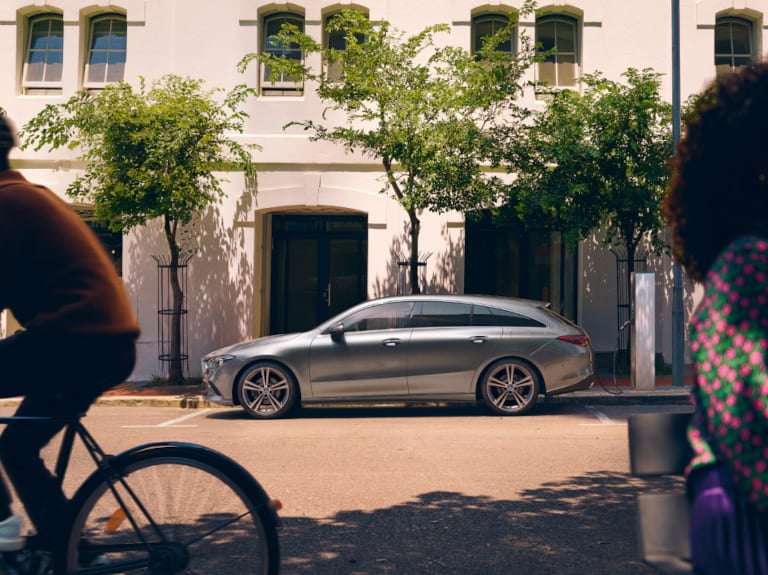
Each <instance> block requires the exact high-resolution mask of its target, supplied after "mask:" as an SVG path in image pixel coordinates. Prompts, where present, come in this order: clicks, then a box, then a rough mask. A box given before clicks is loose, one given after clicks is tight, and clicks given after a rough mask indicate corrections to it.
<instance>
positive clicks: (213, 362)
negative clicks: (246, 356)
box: [203, 355, 235, 377]
mask: <svg viewBox="0 0 768 575" xmlns="http://www.w3.org/2000/svg"><path fill="white" fill-rule="evenodd" d="M232 359H235V356H234V355H215V356H213V357H206V358H204V359H203V375H204V376H205V377H210V376H212V375H213V374H214V373H216V370H218V369H219V368H220V367H221V366H222V365H224V364H225V363H227V362H228V361H230V360H232Z"/></svg>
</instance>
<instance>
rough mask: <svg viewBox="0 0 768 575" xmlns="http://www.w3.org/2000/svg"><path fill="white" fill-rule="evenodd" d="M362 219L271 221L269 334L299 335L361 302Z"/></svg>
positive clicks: (300, 217)
mask: <svg viewBox="0 0 768 575" xmlns="http://www.w3.org/2000/svg"><path fill="white" fill-rule="evenodd" d="M367 252H368V225H367V219H366V217H365V216H348V215H305V214H274V215H273V216H272V282H271V285H272V292H271V309H270V329H269V332H270V333H271V334H276V333H290V332H295V331H304V330H307V329H310V328H311V327H314V326H315V325H317V324H318V323H320V322H322V321H325V320H326V319H328V318H329V317H332V316H333V315H335V314H337V313H339V312H341V311H344V310H345V309H347V308H348V307H350V306H352V305H354V304H356V303H359V302H361V301H363V300H365V299H366V286H367V275H366V271H367V268H368V262H367Z"/></svg>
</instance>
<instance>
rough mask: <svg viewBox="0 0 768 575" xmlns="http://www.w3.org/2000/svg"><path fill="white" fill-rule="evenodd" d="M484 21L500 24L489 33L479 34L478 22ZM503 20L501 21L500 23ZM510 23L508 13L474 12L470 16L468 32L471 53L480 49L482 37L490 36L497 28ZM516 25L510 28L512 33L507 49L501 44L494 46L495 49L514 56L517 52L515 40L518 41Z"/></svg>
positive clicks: (482, 22) (475, 52)
mask: <svg viewBox="0 0 768 575" xmlns="http://www.w3.org/2000/svg"><path fill="white" fill-rule="evenodd" d="M486 22H491V23H492V24H494V25H495V24H497V23H498V24H500V26H499V28H495V26H494V27H493V29H492V31H491V33H490V34H481V33H480V32H479V31H478V29H477V28H478V24H484V23H486ZM502 22H503V23H502ZM509 24H510V17H509V15H508V14H504V13H501V12H483V13H481V14H476V15H474V16H473V17H472V31H471V34H470V42H471V46H470V48H471V52H472V54H475V55H476V54H478V53H479V51H480V49H481V48H482V45H483V44H482V42H483V38H488V37H490V36H493V35H494V34H496V33H497V32H498V31H499V30H501V29H502V28H504V27H505V26H509ZM518 28H519V27H518V26H514V27H513V29H512V34H511V36H510V38H509V49H507V50H505V49H503V48H502V47H503V44H501V45H499V46H497V47H496V50H497V51H498V52H503V53H505V54H509V55H511V56H514V55H515V54H516V53H517V42H518Z"/></svg>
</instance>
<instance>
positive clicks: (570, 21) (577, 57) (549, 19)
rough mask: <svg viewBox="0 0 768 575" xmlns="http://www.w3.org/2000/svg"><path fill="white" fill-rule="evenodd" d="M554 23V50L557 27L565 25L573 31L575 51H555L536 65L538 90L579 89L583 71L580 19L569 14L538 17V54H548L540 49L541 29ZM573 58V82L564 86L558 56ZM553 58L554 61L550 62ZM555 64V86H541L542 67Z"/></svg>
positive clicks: (536, 27) (536, 40)
mask: <svg viewBox="0 0 768 575" xmlns="http://www.w3.org/2000/svg"><path fill="white" fill-rule="evenodd" d="M550 23H553V24H554V25H555V30H554V34H553V38H554V40H555V44H554V45H553V47H554V48H557V43H556V42H557V37H558V32H557V25H558V24H565V25H568V26H569V27H570V28H571V30H573V51H572V52H570V51H569V52H566V51H560V50H557V49H556V50H555V51H554V52H553V53H552V54H551V55H550V56H549V57H547V59H545V60H544V61H542V62H538V63H537V64H536V82H537V90H538V91H552V90H567V89H573V88H576V87H578V85H579V80H578V78H579V75H580V74H579V70H580V69H581V50H580V37H579V20H578V18H575V17H574V16H571V15H569V14H544V15H541V16H538V17H537V18H536V26H535V29H536V39H535V44H536V53H537V54H541V53H543V52H546V51H547V50H546V49H543V48H541V49H540V48H539V44H540V42H539V27H540V26H543V25H545V24H550ZM560 55H563V56H566V55H568V56H573V82H572V83H568V84H564V83H562V82H561V81H560V68H559V64H560V62H558V56H560ZM550 58H552V60H550ZM552 63H554V70H555V82H554V84H540V82H541V81H542V80H541V78H542V75H543V74H542V68H541V67H542V66H543V65H545V64H552Z"/></svg>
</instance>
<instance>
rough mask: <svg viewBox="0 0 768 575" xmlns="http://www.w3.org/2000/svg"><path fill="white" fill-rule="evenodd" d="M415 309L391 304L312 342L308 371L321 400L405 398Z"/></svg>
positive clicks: (364, 311)
mask: <svg viewBox="0 0 768 575" xmlns="http://www.w3.org/2000/svg"><path fill="white" fill-rule="evenodd" d="M412 306H413V304H412V303H410V302H403V301H398V302H387V303H382V304H380V305H374V306H371V307H367V308H364V309H362V310H359V311H358V312H355V313H354V314H353V315H350V316H348V317H346V318H344V319H342V321H341V323H342V325H343V328H344V329H343V333H341V334H340V335H338V336H336V337H334V336H332V335H331V334H330V333H323V334H319V335H317V336H316V337H315V339H314V340H313V341H312V344H311V347H310V353H309V372H310V382H311V385H312V394H313V397H314V398H315V399H318V398H355V397H376V396H379V397H403V396H405V395H407V394H408V382H407V376H406V354H407V349H408V343H409V339H410V334H411V328H410V327H409V326H408V317H409V315H410V312H411V308H412Z"/></svg>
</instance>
